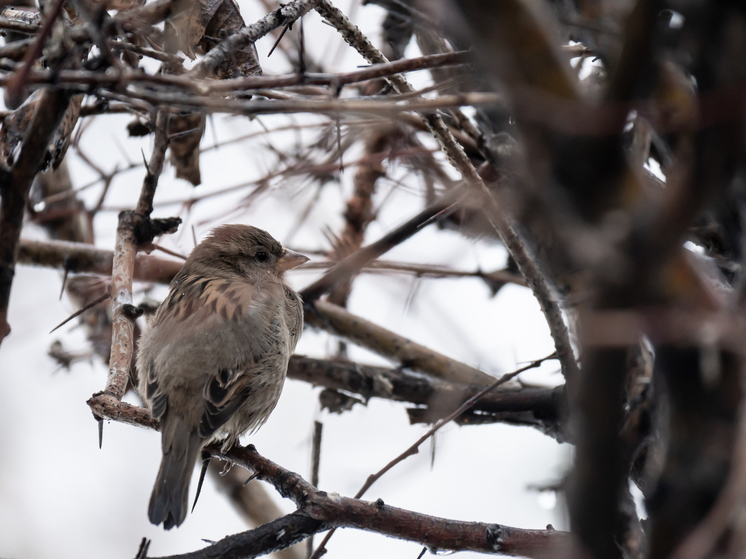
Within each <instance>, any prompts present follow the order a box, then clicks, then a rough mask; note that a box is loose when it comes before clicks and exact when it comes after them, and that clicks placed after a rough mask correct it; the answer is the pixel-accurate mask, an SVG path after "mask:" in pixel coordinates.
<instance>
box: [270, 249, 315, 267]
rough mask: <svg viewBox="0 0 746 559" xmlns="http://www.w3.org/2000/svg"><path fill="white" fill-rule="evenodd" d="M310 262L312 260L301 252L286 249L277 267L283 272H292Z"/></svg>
mask: <svg viewBox="0 0 746 559" xmlns="http://www.w3.org/2000/svg"><path fill="white" fill-rule="evenodd" d="M309 260H310V258H308V256H304V255H303V254H301V253H299V252H295V251H294V250H290V249H289V248H285V249H283V250H282V256H280V259H279V260H278V261H277V267H278V268H279V269H280V271H281V272H285V271H286V270H292V269H293V268H296V267H298V266H300V265H301V264H303V263H305V262H308V261H309Z"/></svg>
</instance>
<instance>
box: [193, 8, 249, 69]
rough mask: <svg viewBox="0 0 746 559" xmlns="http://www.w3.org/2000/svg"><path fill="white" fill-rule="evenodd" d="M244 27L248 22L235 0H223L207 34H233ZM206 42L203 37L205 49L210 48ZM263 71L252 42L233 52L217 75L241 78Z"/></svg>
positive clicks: (206, 30)
mask: <svg viewBox="0 0 746 559" xmlns="http://www.w3.org/2000/svg"><path fill="white" fill-rule="evenodd" d="M244 27H246V24H245V23H244V20H243V18H242V17H241V13H240V11H239V9H238V5H236V3H235V1H234V0H223V2H222V3H221V5H220V8H219V9H218V11H217V12H216V13H215V15H214V16H213V18H212V19H211V20H210V23H209V24H208V25H207V28H206V29H205V35H206V36H207V37H218V38H220V37H221V34H225V35H232V34H234V33H238V32H239V31H240V30H241V29H242V28H244ZM205 43H206V41H205V40H204V39H203V41H202V46H203V48H204V49H205V51H208V50H210V47H211V46H212V45H211V44H209V45H208V44H205ZM261 71H262V68H261V66H260V65H259V56H258V54H257V52H256V47H255V46H254V43H251V44H250V45H249V46H248V47H246V48H243V49H240V50H236V51H234V52H232V53H231V56H230V58H228V59H226V60H225V62H223V64H221V65H220V67H219V68H218V71H217V74H216V77H217V78H218V79H228V78H239V77H246V76H252V75H254V74H260V73H261Z"/></svg>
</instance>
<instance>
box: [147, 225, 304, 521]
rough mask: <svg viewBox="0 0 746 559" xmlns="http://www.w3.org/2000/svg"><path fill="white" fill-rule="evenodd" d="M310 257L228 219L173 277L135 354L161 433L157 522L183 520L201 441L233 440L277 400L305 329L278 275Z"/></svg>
mask: <svg viewBox="0 0 746 559" xmlns="http://www.w3.org/2000/svg"><path fill="white" fill-rule="evenodd" d="M262 257H263V259H262ZM306 260H308V259H307V258H306V257H304V256H301V255H298V254H295V253H292V252H291V251H288V250H286V249H284V248H283V247H282V246H281V245H280V243H278V242H277V241H275V240H274V239H273V238H272V237H271V236H270V235H269V234H268V233H266V232H265V231H262V230H261V229H257V228H255V227H249V226H245V225H226V226H223V227H219V228H217V229H215V230H214V231H213V232H212V234H211V235H210V236H209V237H208V238H207V239H205V240H204V241H203V242H202V243H200V244H199V245H198V246H197V247H196V248H195V249H194V250H193V251H192V253H191V254H190V255H189V258H188V259H187V261H186V262H185V264H184V266H183V268H182V269H181V271H180V272H179V274H178V275H177V276H176V277H175V278H174V280H173V281H172V282H171V286H170V292H169V294H168V296H167V297H166V299H165V301H164V302H163V304H162V305H161V306H160V308H159V309H158V312H157V313H156V315H155V317H154V319H153V321H152V324H151V326H150V328H149V329H148V330H147V331H146V332H145V333H144V334H143V336H142V338H141V339H140V348H139V351H138V358H137V369H138V375H139V382H138V385H139V386H138V390H139V392H140V395H141V396H142V398H143V399H144V400H145V402H146V404H147V406H148V407H149V408H150V410H151V411H152V413H153V416H154V417H156V418H157V419H159V420H160V423H161V433H162V435H161V437H162V439H161V440H162V450H163V460H162V462H161V468H160V471H159V472H158V479H157V480H156V484H155V487H154V488H153V493H152V495H151V498H150V505H149V509H148V516H149V518H150V521H151V522H152V523H153V524H160V523H161V522H163V526H164V528H166V529H167V530H168V529H170V528H172V527H173V526H179V525H180V524H181V523H182V522H183V520H184V518H185V516H186V510H187V499H188V492H189V480H190V478H191V475H192V470H193V469H194V464H195V462H196V460H197V456H198V455H199V453H200V450H201V449H202V447H203V446H204V445H206V444H208V443H209V442H211V441H214V440H222V441H223V447H224V448H228V447H230V446H232V445H233V444H235V443H236V442H237V441H238V438H239V436H240V435H242V434H243V433H245V432H247V431H253V430H255V429H257V428H258V427H260V426H261V425H262V424H263V423H264V422H265V421H266V419H267V417H269V414H270V413H271V412H272V410H273V409H274V407H275V405H276V404H277V401H278V399H279V397H280V393H281V391H282V386H283V383H284V380H285V375H286V373H287V365H288V360H289V358H290V355H291V354H292V352H293V350H294V349H295V346H296V344H297V342H298V338H299V337H300V334H301V331H302V329H303V307H302V302H301V300H300V296H299V295H298V294H297V293H295V291H293V290H292V289H291V288H290V287H288V286H287V285H285V283H284V282H283V280H282V274H283V272H284V271H285V270H287V269H290V268H293V267H295V266H298V265H299V264H302V263H303V262H305V261H306Z"/></svg>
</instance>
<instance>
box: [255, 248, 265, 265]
mask: <svg viewBox="0 0 746 559" xmlns="http://www.w3.org/2000/svg"><path fill="white" fill-rule="evenodd" d="M256 259H257V260H259V262H264V261H265V260H267V253H266V252H264V251H263V250H260V251H259V252H257V253H256Z"/></svg>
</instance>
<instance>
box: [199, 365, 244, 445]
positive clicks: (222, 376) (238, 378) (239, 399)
mask: <svg viewBox="0 0 746 559" xmlns="http://www.w3.org/2000/svg"><path fill="white" fill-rule="evenodd" d="M243 372H244V371H242V370H238V369H221V370H220V371H218V373H217V374H216V375H214V376H211V377H210V380H209V381H208V382H207V384H206V385H205V389H204V391H203V393H202V395H203V396H204V398H205V411H204V413H203V414H202V417H201V418H200V421H199V436H200V437H204V438H206V439H207V438H209V437H211V436H212V435H213V434H214V433H215V431H217V430H218V429H219V428H220V427H222V426H223V425H224V424H225V423H226V422H227V421H228V420H229V419H230V418H231V416H233V414H234V413H235V412H236V410H237V409H238V408H240V407H241V405H242V404H243V403H244V402H245V401H246V399H247V398H248V397H249V394H250V393H251V389H250V387H249V383H248V382H247V379H246V376H245V375H244V374H242V373H243Z"/></svg>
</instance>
